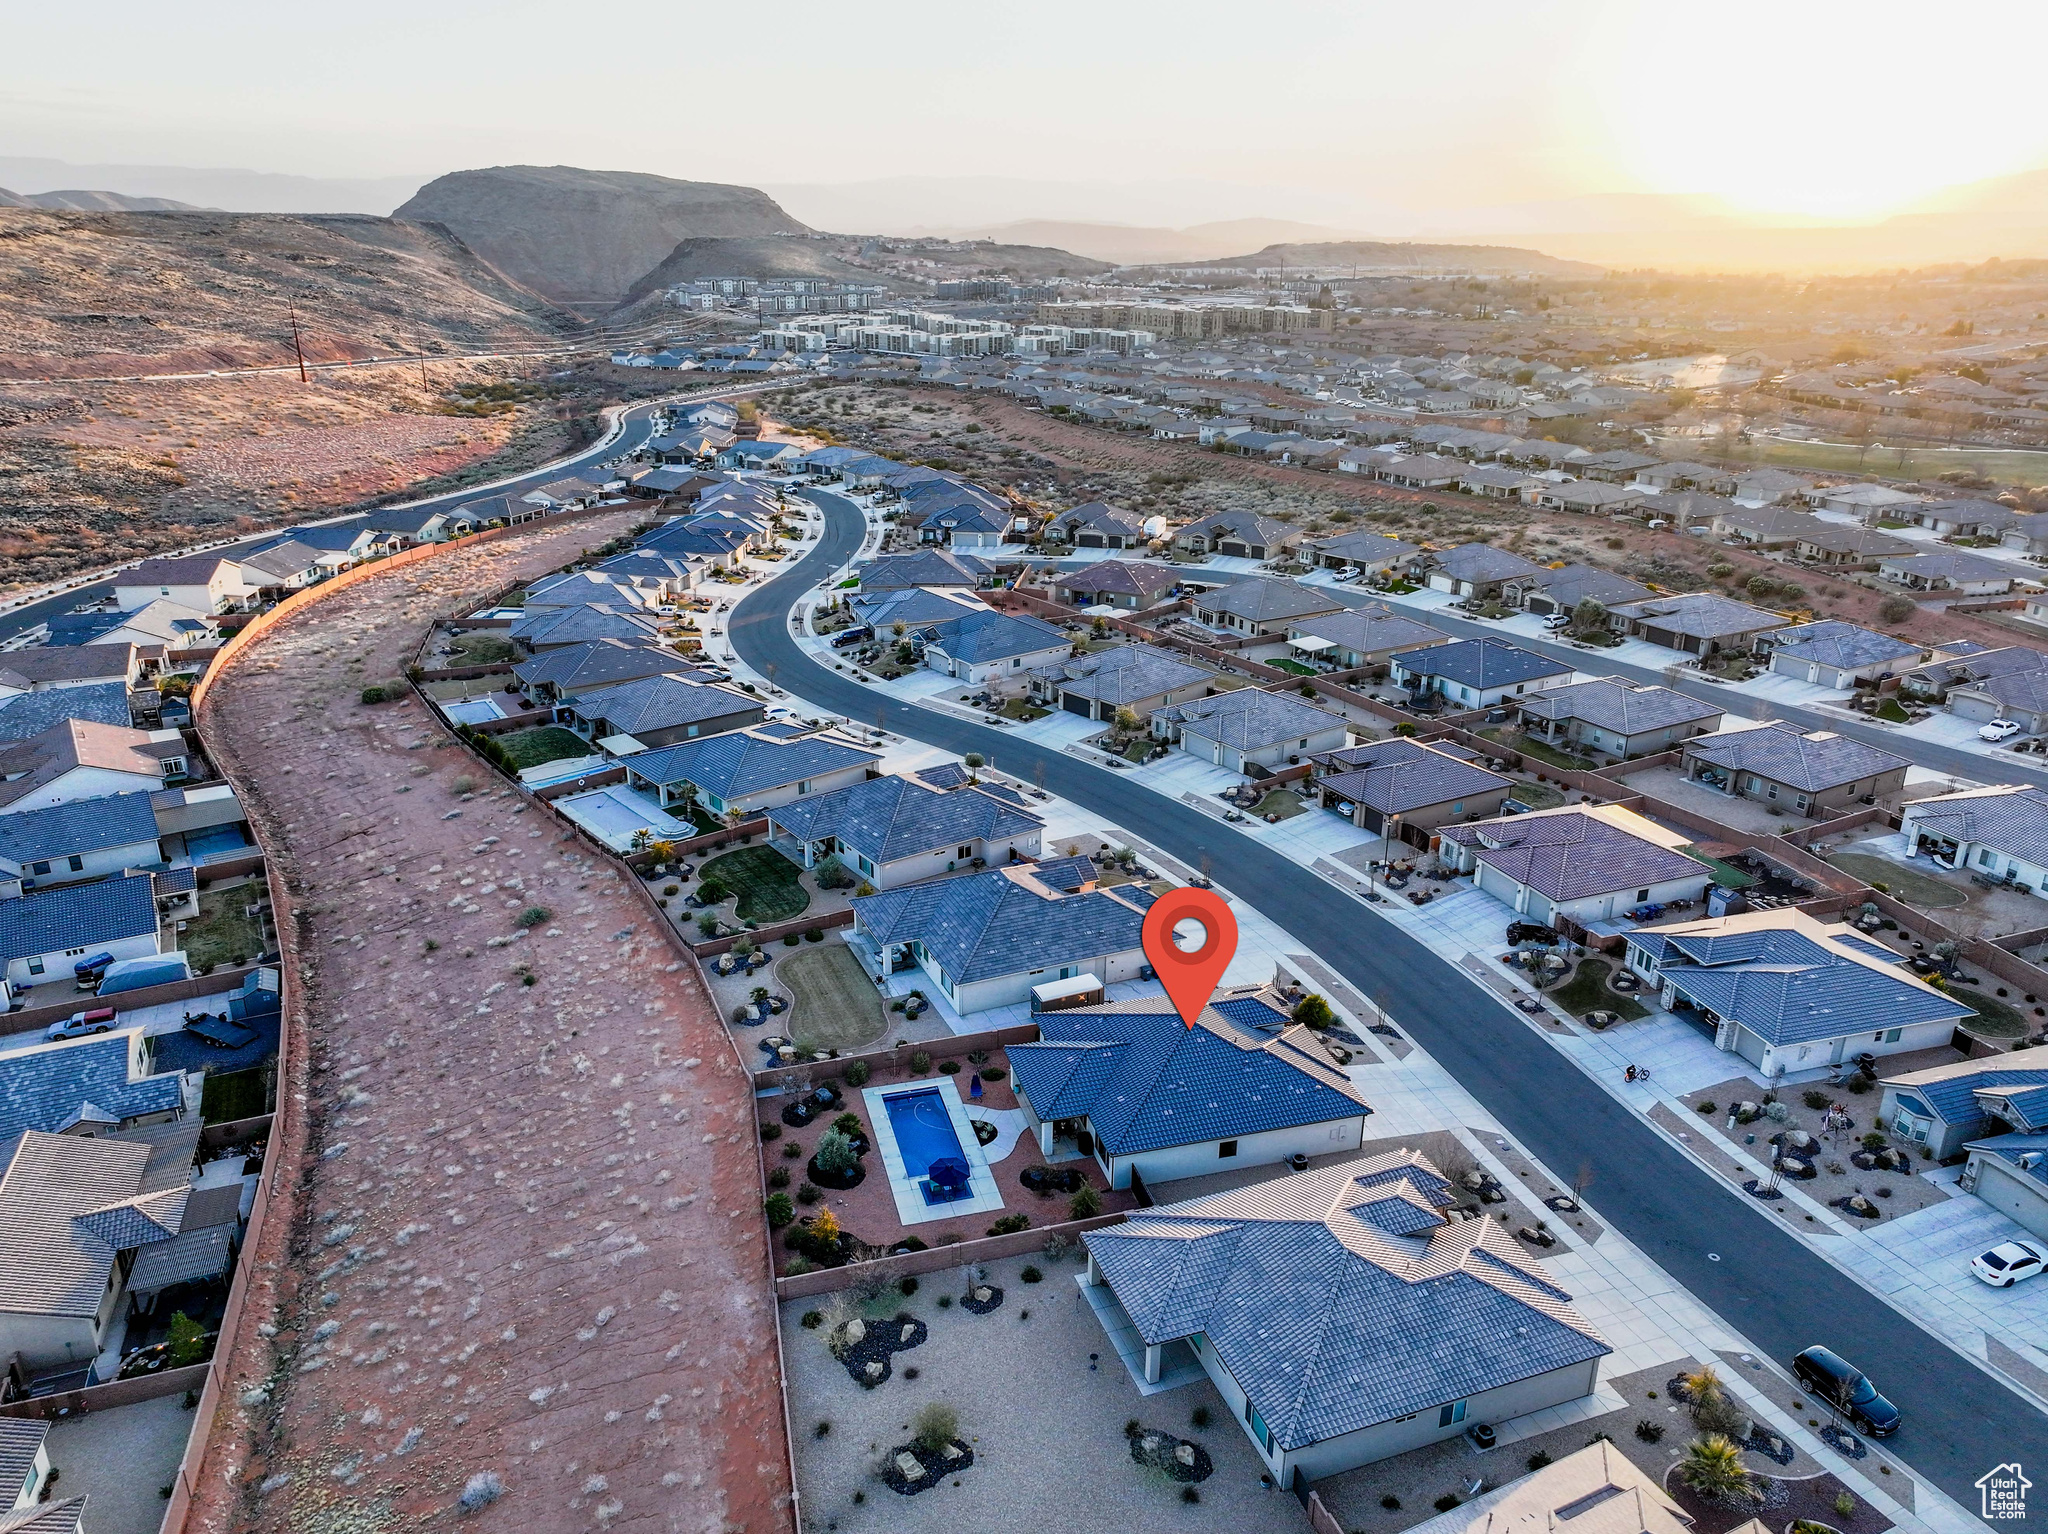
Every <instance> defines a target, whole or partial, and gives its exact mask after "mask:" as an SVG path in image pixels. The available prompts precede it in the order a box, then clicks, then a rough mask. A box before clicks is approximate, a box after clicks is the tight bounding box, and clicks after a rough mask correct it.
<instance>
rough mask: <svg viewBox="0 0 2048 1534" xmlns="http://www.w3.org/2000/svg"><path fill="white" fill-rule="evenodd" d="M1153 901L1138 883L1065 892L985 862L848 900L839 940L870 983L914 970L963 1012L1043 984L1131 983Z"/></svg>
mask: <svg viewBox="0 0 2048 1534" xmlns="http://www.w3.org/2000/svg"><path fill="white" fill-rule="evenodd" d="M1152 900H1153V896H1152V892H1151V890H1150V889H1149V888H1146V887H1144V886H1142V885H1135V884H1120V885H1117V886H1115V887H1114V888H1112V889H1106V890H1105V889H1084V890H1080V891H1077V892H1074V893H1067V892H1064V891H1062V890H1058V889H1055V888H1053V887H1051V886H1050V885H1047V884H1046V883H1044V882H1043V881H1041V880H1040V879H1039V878H1037V877H1036V876H1035V875H1034V874H1033V873H1032V872H1031V871H1030V870H1029V869H1019V868H992V869H989V870H987V871H986V872H983V873H978V874H964V875H961V876H960V877H958V878H953V879H941V880H938V881H936V882H932V883H926V884H910V885H905V886H904V887H903V888H901V889H893V890H882V891H881V892H879V893H877V894H873V895H864V896H857V897H856V898H855V899H854V902H853V930H852V932H851V933H850V934H849V936H848V946H850V947H851V948H852V949H853V951H854V954H855V956H856V957H858V958H859V959H860V960H861V962H862V963H863V965H864V966H865V967H866V968H867V970H868V973H869V974H871V975H873V976H874V977H875V978H876V979H877V980H881V979H886V978H887V977H888V976H889V975H891V974H894V973H896V972H897V971H899V970H904V969H917V970H921V971H923V973H924V975H925V976H926V978H928V979H929V980H930V981H931V982H932V984H933V985H935V986H937V987H938V989H939V993H940V994H941V995H943V996H944V997H945V998H946V1000H947V1001H948V1002H950V1003H951V1004H952V1007H953V1010H954V1011H956V1012H958V1013H960V1014H961V1015H962V1016H967V1015H970V1014H972V1013H975V1012H983V1011H986V1010H988V1009H989V1008H991V1007H1010V1006H1019V1005H1022V1004H1023V1003H1025V1002H1027V1001H1029V1000H1030V997H1031V988H1032V987H1033V986H1036V985H1043V984H1045V983H1046V982H1048V981H1052V980H1072V979H1075V978H1077V977H1078V976H1081V975H1093V976H1094V977H1095V978H1096V979H1098V980H1100V981H1101V982H1102V983H1103V984H1105V985H1114V984H1116V983H1118V982H1119V981H1124V980H1135V979H1137V977H1138V972H1139V970H1141V969H1142V968H1144V966H1145V948H1144V938H1143V931H1144V925H1145V911H1146V910H1147V908H1149V907H1150V906H1151V904H1152Z"/></svg>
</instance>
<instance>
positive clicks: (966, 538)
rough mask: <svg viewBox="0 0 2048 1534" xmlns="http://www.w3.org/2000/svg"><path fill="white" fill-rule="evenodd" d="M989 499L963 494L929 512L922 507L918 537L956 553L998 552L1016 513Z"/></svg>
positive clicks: (920, 509) (922, 540) (949, 499)
mask: <svg viewBox="0 0 2048 1534" xmlns="http://www.w3.org/2000/svg"><path fill="white" fill-rule="evenodd" d="M988 500H989V497H985V496H980V495H969V494H965V493H963V494H960V495H957V496H952V497H948V498H946V500H945V502H944V504H942V505H938V506H934V507H932V509H931V510H929V511H924V510H923V509H922V504H920V507H919V513H916V514H918V515H919V516H920V519H919V521H918V524H917V536H918V539H919V541H920V542H923V543H937V544H944V545H946V546H947V547H949V548H955V549H999V548H1001V547H1002V543H1003V539H1004V538H1006V537H1007V536H1009V532H1010V528H1011V524H1012V523H1014V522H1015V521H1016V520H1017V513H1016V512H1015V511H1013V510H1011V509H1010V508H1009V507H1008V506H1005V505H1003V504H1001V503H1000V502H998V503H997V504H996V505H993V506H991V505H989V504H988Z"/></svg>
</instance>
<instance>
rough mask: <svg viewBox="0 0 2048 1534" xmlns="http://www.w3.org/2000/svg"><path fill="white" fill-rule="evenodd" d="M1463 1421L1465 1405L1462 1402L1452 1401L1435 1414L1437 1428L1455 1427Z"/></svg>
mask: <svg viewBox="0 0 2048 1534" xmlns="http://www.w3.org/2000/svg"><path fill="white" fill-rule="evenodd" d="M1464 1420H1465V1403H1464V1402H1463V1401H1453V1402H1451V1404H1450V1405H1449V1406H1446V1407H1445V1408H1444V1409H1443V1410H1442V1411H1440V1412H1438V1413H1437V1414H1436V1425H1437V1426H1438V1427H1456V1426H1457V1425H1458V1424H1459V1423H1460V1422H1463V1421H1464Z"/></svg>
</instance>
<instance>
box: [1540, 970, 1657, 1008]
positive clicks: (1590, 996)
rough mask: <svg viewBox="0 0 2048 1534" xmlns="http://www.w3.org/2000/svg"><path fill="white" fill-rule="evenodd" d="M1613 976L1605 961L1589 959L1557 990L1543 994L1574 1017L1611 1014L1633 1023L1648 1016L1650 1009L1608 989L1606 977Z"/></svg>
mask: <svg viewBox="0 0 2048 1534" xmlns="http://www.w3.org/2000/svg"><path fill="white" fill-rule="evenodd" d="M1611 973H1613V966H1611V965H1610V964H1608V963H1607V961H1606V960H1605V959H1586V960H1584V961H1582V962H1581V963H1580V965H1579V972H1578V973H1577V974H1576V975H1573V976H1572V977H1571V979H1569V980H1567V981H1566V982H1565V983H1564V984H1563V985H1561V986H1559V987H1558V988H1557V989H1556V990H1554V991H1546V992H1545V993H1544V994H1545V995H1546V996H1547V997H1549V999H1550V1000H1551V1001H1553V1002H1555V1003H1556V1004H1557V1005H1558V1006H1560V1007H1563V1008H1564V1009H1565V1011H1567V1012H1569V1013H1571V1015H1572V1016H1573V1017H1584V1016H1585V1015H1586V1014H1587V1013H1588V1012H1599V1011H1603V1010H1604V1011H1608V1012H1612V1013H1614V1014H1615V1015H1616V1016H1617V1017H1619V1018H1620V1019H1621V1020H1622V1021H1623V1022H1625V1023H1630V1022H1634V1021H1635V1020H1636V1019H1637V1018H1639V1017H1648V1016H1649V1015H1650V1013H1649V1009H1648V1008H1646V1007H1644V1006H1642V1005H1641V1004H1640V1003H1638V1002H1636V1001H1633V1000H1631V999H1630V998H1629V997H1627V996H1622V995H1619V994H1618V993H1616V992H1614V991H1610V990H1608V989H1607V977H1608V975H1610V974H1611Z"/></svg>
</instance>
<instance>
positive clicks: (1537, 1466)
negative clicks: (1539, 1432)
mask: <svg viewBox="0 0 2048 1534" xmlns="http://www.w3.org/2000/svg"><path fill="white" fill-rule="evenodd" d="M1549 1463H1550V1456H1549V1455H1548V1454H1546V1453H1544V1452H1543V1451H1542V1450H1541V1449H1538V1450H1537V1451H1536V1452H1535V1453H1534V1454H1532V1455H1530V1456H1529V1461H1528V1464H1529V1468H1530V1469H1531V1470H1532V1471H1533V1470H1541V1469H1542V1468H1543V1467H1544V1466H1545V1465H1547V1464H1549Z"/></svg>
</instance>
